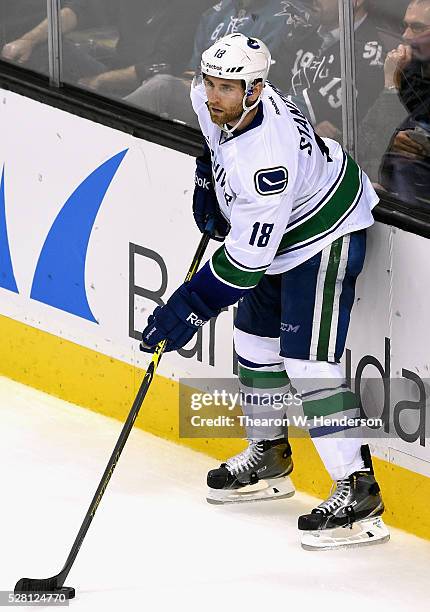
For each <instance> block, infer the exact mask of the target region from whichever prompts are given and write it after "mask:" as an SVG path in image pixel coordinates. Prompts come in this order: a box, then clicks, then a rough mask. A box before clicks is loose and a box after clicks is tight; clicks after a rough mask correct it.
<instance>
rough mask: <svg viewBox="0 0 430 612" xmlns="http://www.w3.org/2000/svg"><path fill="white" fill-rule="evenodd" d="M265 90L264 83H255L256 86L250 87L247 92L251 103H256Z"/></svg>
mask: <svg viewBox="0 0 430 612" xmlns="http://www.w3.org/2000/svg"><path fill="white" fill-rule="evenodd" d="M262 90H263V83H261V82H260V83H254V85H250V86H249V87H248V89H247V92H246V97H247V99H248V100H249V102H251V103H252V102H255V101H256V99H257V98H258V96H259V95H261V92H262Z"/></svg>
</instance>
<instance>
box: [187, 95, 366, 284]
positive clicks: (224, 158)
mask: <svg viewBox="0 0 430 612" xmlns="http://www.w3.org/2000/svg"><path fill="white" fill-rule="evenodd" d="M191 101H192V104H193V108H194V110H195V112H196V114H197V116H198V120H199V123H200V127H201V130H202V133H203V135H204V137H205V140H206V142H207V145H208V147H209V149H210V151H211V158H212V173H213V179H214V185H215V190H216V195H217V199H218V203H219V207H220V210H221V212H222V213H223V215H224V216H225V217H226V218H227V219H228V220H229V222H230V224H231V230H230V233H229V234H228V236H227V238H226V240H225V243H224V245H223V247H221V248H220V249H218V251H217V252H216V253H215V254H214V256H213V257H212V260H211V269H212V272H213V273H214V274H215V276H216V277H217V278H218V279H219V280H221V281H223V282H224V283H227V284H228V285H230V286H231V287H237V288H243V289H245V288H251V287H253V286H255V285H256V284H257V283H258V281H259V280H260V278H261V276H262V275H263V274H264V273H267V274H278V273H280V272H285V271H287V270H290V269H291V268H294V267H296V266H297V265H299V264H301V263H303V262H304V261H306V260H307V259H309V258H310V257H312V256H313V255H315V254H316V253H318V252H319V251H321V250H322V249H323V248H324V247H326V246H327V245H328V244H330V243H331V242H333V241H334V240H335V239H336V238H338V237H339V236H342V235H344V234H348V233H350V232H354V231H357V230H360V229H363V228H366V227H369V226H370V225H372V224H373V222H374V220H373V216H372V213H371V209H372V208H373V207H374V206H375V205H376V204H377V202H378V196H377V194H376V192H375V190H374V189H373V187H372V185H371V183H370V180H369V179H368V177H367V175H366V174H364V173H363V172H362V171H361V169H360V168H359V167H358V165H357V164H356V163H355V162H354V160H353V159H352V158H351V157H349V156H348V155H347V154H346V153H345V152H344V151H343V149H342V147H341V146H340V145H339V144H338V143H337V142H335V141H333V140H331V139H329V138H324V139H322V138H320V137H319V136H316V135H315V133H314V131H313V128H312V126H311V125H310V123H309V122H308V120H307V119H306V117H305V116H304V115H303V114H302V113H301V111H300V110H299V109H298V108H297V107H296V106H295V105H294V104H293V103H292V102H291V101H289V100H288V98H286V97H285V96H284V95H283V94H282V93H281V92H279V91H278V90H277V89H276V88H275V87H274V86H273V85H271V84H270V83H266V86H265V89H264V93H263V97H262V100H261V102H260V105H259V108H258V113H257V116H256V118H255V119H254V120H253V122H252V124H251V126H250V127H249V128H247V129H245V130H243V131H238V132H237V133H233V136H231V137H228V136H226V134H225V133H224V132H222V131H221V129H220V128H219V127H218V126H217V125H215V124H214V123H213V122H212V121H211V118H210V115H209V111H208V109H207V106H206V102H207V97H206V93H205V88H204V85H203V84H200V85H197V86H195V87H193V88H192V90H191Z"/></svg>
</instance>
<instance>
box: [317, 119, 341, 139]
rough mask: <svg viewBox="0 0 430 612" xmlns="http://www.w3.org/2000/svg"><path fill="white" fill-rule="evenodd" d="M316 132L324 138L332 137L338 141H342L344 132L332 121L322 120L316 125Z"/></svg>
mask: <svg viewBox="0 0 430 612" xmlns="http://www.w3.org/2000/svg"><path fill="white" fill-rule="evenodd" d="M314 129H315V132H316V133H317V134H318V136H321V137H322V138H332V139H333V140H336V141H337V142H341V140H342V134H341V132H340V130H338V129H337V127H336V126H334V125H333V124H332V123H330V121H321V123H318V125H316V126H315V128H314Z"/></svg>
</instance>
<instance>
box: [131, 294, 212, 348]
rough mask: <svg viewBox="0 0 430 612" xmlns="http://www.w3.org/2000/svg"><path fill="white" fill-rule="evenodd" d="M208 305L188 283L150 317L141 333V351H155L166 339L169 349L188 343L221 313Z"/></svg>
mask: <svg viewBox="0 0 430 612" xmlns="http://www.w3.org/2000/svg"><path fill="white" fill-rule="evenodd" d="M219 312H220V311H219V310H213V309H212V308H210V307H209V306H207V305H206V304H205V303H204V302H203V300H202V299H201V298H200V297H199V296H198V295H197V293H194V292H192V293H190V292H189V291H188V289H187V286H186V285H185V284H183V285H181V286H180V287H179V289H177V290H176V291H175V293H174V294H173V295H172V296H171V297H170V298H169V300H168V301H167V303H166V305H165V306H162V307H161V306H157V308H156V309H155V310H154V312H153V313H152V315H150V316H149V318H148V324H147V326H146V327H145V329H144V330H143V332H142V342H141V344H140V350H141V351H143V352H144V353H152V352H153V351H154V348H155V347H156V345H157V344H158V343H159V342H161V341H162V340H167V346H166V349H165V350H166V351H177V350H178V349H180V348H182V347H183V346H185V344H187V343H188V342H189V341H190V340H191V338H192V337H193V336H194V334H195V333H197V331H198V330H199V329H200V327H202V325H204V324H205V323H207V322H208V321H209V319H211V318H212V317H216V316H218V314H219Z"/></svg>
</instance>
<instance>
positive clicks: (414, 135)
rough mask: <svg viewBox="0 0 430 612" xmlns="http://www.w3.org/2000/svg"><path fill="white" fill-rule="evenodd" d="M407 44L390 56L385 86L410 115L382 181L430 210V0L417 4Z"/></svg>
mask: <svg viewBox="0 0 430 612" xmlns="http://www.w3.org/2000/svg"><path fill="white" fill-rule="evenodd" d="M404 25H405V31H404V33H403V41H404V42H403V44H401V45H399V46H398V47H397V49H395V50H393V51H392V52H391V53H389V54H388V57H387V61H386V70H385V73H386V88H387V89H388V90H389V91H390V92H392V94H398V96H399V97H400V100H401V102H402V104H403V106H404V108H405V109H406V111H407V112H408V116H407V117H406V119H404V120H403V122H402V123H401V124H400V125H399V127H398V128H397V129H396V130H395V132H394V135H393V136H392V138H391V141H390V143H389V146H388V149H387V151H386V153H385V154H384V156H383V158H382V163H381V167H380V183H381V185H382V187H383V188H384V189H386V190H387V191H389V192H390V193H392V194H393V195H395V196H396V197H398V198H399V199H401V200H404V201H405V202H406V203H407V204H409V205H411V206H413V207H416V208H421V209H425V210H430V208H429V206H430V192H429V184H430V180H429V179H430V0H412V2H411V3H410V5H409V7H408V9H407V11H406V14H405V21H404Z"/></svg>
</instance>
